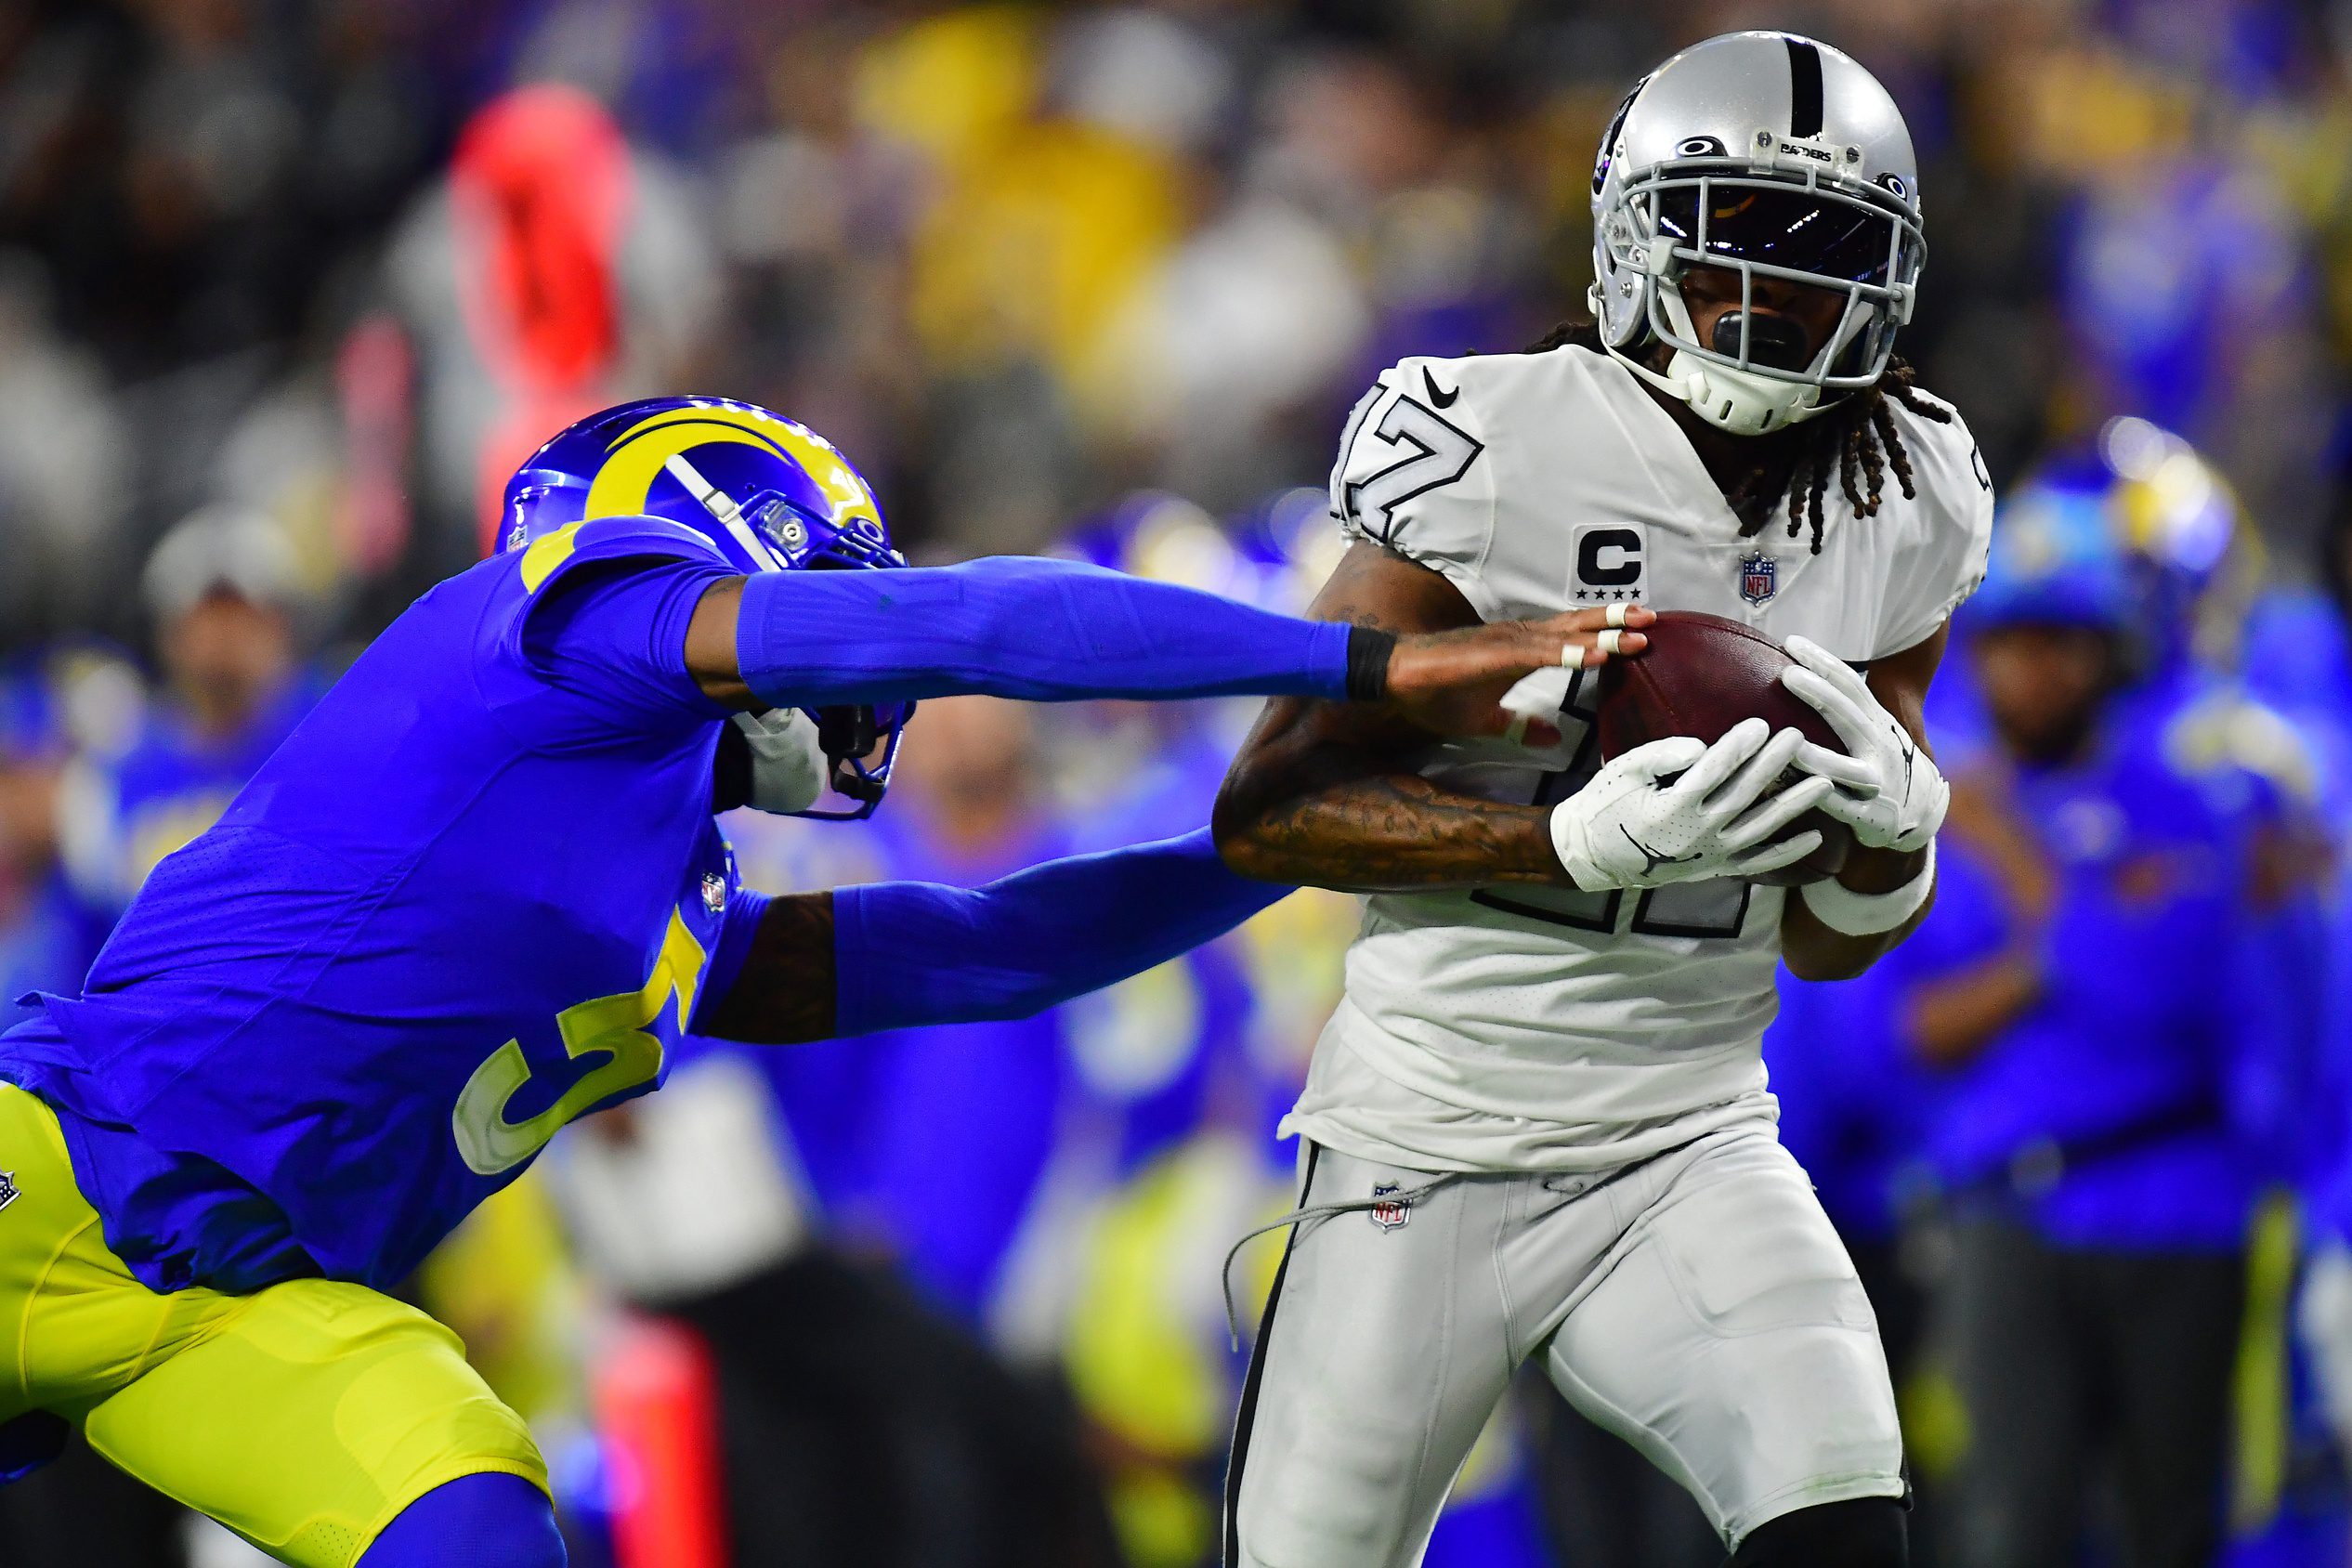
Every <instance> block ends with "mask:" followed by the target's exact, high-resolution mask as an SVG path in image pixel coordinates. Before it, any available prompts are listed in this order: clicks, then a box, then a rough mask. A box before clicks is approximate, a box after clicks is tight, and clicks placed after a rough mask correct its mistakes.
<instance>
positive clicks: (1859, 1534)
mask: <svg viewBox="0 0 2352 1568" xmlns="http://www.w3.org/2000/svg"><path fill="white" fill-rule="evenodd" d="M1905 1513H1906V1509H1905V1507H1904V1504H1903V1500H1902V1499H1901V1497H1849V1498H1848V1499H1847V1500H1846V1501H1844V1502H1839V1503H1820V1504H1816V1505H1815V1506H1814V1507H1812V1508H1809V1509H1797V1511H1796V1512H1795V1513H1784V1514H1783V1515H1781V1516H1780V1517H1779V1518H1778V1519H1768V1520H1766V1521H1765V1522H1763V1523H1761V1524H1759V1525H1757V1527H1756V1528H1755V1529H1753V1530H1751V1531H1749V1532H1748V1535H1747V1539H1745V1540H1744V1541H1742V1542H1741V1543H1740V1549H1739V1550H1737V1551H1735V1552H1733V1553H1732V1554H1731V1562H1730V1564H1729V1568H1904V1564H1905V1563H1907V1562H1909V1561H1911V1547H1910V1534H1909V1528H1908V1525H1907V1523H1906V1521H1905ZM365 1568H372V1564H370V1565H365Z"/></svg>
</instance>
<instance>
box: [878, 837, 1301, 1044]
mask: <svg viewBox="0 0 2352 1568" xmlns="http://www.w3.org/2000/svg"><path fill="white" fill-rule="evenodd" d="M1289 891H1290V889H1288V888H1287V887H1281V886H1276V885H1274V883H1271V882H1251V881H1250V880H1248V878H1246V877H1241V876H1237V875H1235V873H1234V872H1232V871H1229V870H1227V869H1225V864H1224V862H1223V861H1222V860H1220V859H1218V858H1217V851H1216V848H1215V846H1214V845H1212V844H1211V843H1209V830H1207V829H1205V828H1204V829H1202V830H1199V831H1198V832H1194V833H1187V834H1186V835H1185V836H1184V837H1183V838H1181V839H1165V840H1162V841H1161V842H1159V843H1145V844H1135V845H1133V846H1131V847H1130V848H1127V849H1116V850H1112V851H1110V852H1108V853H1106V854H1103V855H1081V856H1073V857H1071V858H1069V859H1065V860H1049V861H1047V862H1046V863H1045V864H1044V865H1042V866H1032V867H1030V868H1029V869H1027V870H1026V871H1016V872H1014V873H1013V875H1011V876H1009V877H1005V878H1002V879H1000V881H997V882H990V883H988V884H987V886H986V887H979V888H969V889H967V888H960V887H940V886H936V885H934V884H933V883H930V882H881V883H877V884H875V885H873V886H870V887H845V888H843V889H842V890H840V891H839V892H837V893H835V894H834V895H833V960H834V970H835V986H836V995H837V997H838V1001H837V1009H838V1018H839V1024H838V1032H839V1033H841V1034H843V1035H863V1034H871V1033H873V1032H874V1031H876V1030H878V1029H904V1028H913V1027H917V1026H921V1025H926V1024H964V1023H973V1022H975V1021H978V1020H981V1019H990V1018H1026V1017H1027V1016H1028V1015H1029V1014H1031V1013H1040V1012H1043V1011H1044V1010H1045V1009H1047V1008H1049V1007H1052V1006H1055V1005H1056V1004H1058V1003H1061V1002H1065V1001H1067V1000H1070V999H1071V998H1072V997H1076V996H1083V995H1084V994H1085V993H1087V992H1088V991H1091V990H1097V989H1099V988H1101V987H1104V986H1108V985H1112V984H1114V983H1116V982H1117V981H1120V980H1124V979H1126V978H1127V977H1128V976H1129V975H1130V974H1140V973H1143V971H1144V970H1147V969H1150V968H1152V967H1153V966H1154V965H1156V964H1161V963H1165V962H1167V961H1168V960H1169V959H1172V958H1174V957H1176V956H1177V955H1178V954H1180V953H1183V952H1188V951H1190V950H1191V949H1192V948H1194V947H1199V946H1200V945H1201V944H1202V943H1203V942H1206V941H1209V939H1210V938H1212V937H1215V936H1220V935H1222V934H1224V933H1225V932H1228V931H1230V930H1232V929H1233V928H1234V927H1235V926H1236V925H1239V924H1240V923H1241V922H1242V921H1246V920H1248V918H1249V917H1250V916H1252V915H1254V914H1256V913H1257V912H1258V911H1259V910H1261V909H1262V908H1265V907H1266V906H1267V905H1269V904H1271V903H1273V902H1274V901H1275V900H1276V899H1278V898H1280V897H1282V896H1283V895H1285V894H1287V893H1288V892H1289Z"/></svg>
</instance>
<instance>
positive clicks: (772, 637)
mask: <svg viewBox="0 0 2352 1568" xmlns="http://www.w3.org/2000/svg"><path fill="white" fill-rule="evenodd" d="M1350 634H1351V633H1350V628H1348V627H1346V626H1344V625H1338V624H1334V623H1331V622H1326V621H1294V620H1292V619H1291V618H1290V617H1288V616H1285V615H1270V614H1268V613H1267V612H1266V611H1264V610H1259V609H1251V608H1249V607H1248V606H1247V605H1238V604H1235V603H1234V602H1233V601H1232V600H1230V599H1221V598H1219V597H1218V596H1217V595H1213V594H1202V593H1197V592H1196V591H1194V590H1193V589H1190V588H1177V587H1173V586H1171V585H1169V584H1168V583H1164V582H1148V581H1144V580H1143V579H1141V578H1134V577H1128V576H1125V575H1124V574H1122V573H1119V572H1115V571H1104V569H1102V568H1100V567H1090V566H1081V565H1079V564H1078V563H1076V562H1072V561H1054V560H1043V559H1038V558H1034V557H1029V556H1018V555H1006V556H995V557H991V558H989V559H987V560H979V561H971V562H967V563H966V564H965V565H963V566H960V567H936V568H907V569H904V570H894V571H771V572H760V573H758V574H756V575H754V576H753V577H752V578H751V580H750V581H748V582H746V583H745V584H744V588H743V602H742V608H741V609H740V611H739V612H738V620H737V623H736V633H735V654H736V663H737V666H738V668H739V669H740V670H741V671H742V673H743V680H744V683H745V684H746V685H748V686H750V687H751V690H752V692H753V693H754V694H755V695H757V696H758V697H759V699H761V700H762V701H764V702H766V703H767V704H769V705H770V706H772V707H778V708H823V707H831V706H837V705H844V704H854V703H889V702H905V701H910V700H914V699H921V698H925V697H949V696H954V695H956V694H957V693H960V692H981V693H985V694H987V695H989V696H994V697H1018V698H1026V699H1030V700H1032V701H1039V702H1061V701H1071V700H1076V699H1083V698H1090V697H1131V698H1182V697H1292V696H1296V697H1325V698H1330V699H1335V700H1336V699H1341V698H1344V697H1346V696H1347V695H1348V642H1349V637H1350Z"/></svg>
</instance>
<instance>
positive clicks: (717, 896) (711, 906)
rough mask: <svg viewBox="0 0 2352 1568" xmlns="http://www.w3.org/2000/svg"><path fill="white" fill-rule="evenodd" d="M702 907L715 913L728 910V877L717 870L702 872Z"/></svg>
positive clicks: (722, 912)
mask: <svg viewBox="0 0 2352 1568" xmlns="http://www.w3.org/2000/svg"><path fill="white" fill-rule="evenodd" d="M702 907H703V908H706V909H708V910H710V911H711V912H712V914H714V915H716V914H724V913H725V910H726V879H725V877H723V876H721V875H719V874H718V872H716V871H705V872H704V873H702Z"/></svg>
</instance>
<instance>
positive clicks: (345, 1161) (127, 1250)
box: [0, 517, 751, 1289]
mask: <svg viewBox="0 0 2352 1568" xmlns="http://www.w3.org/2000/svg"><path fill="white" fill-rule="evenodd" d="M731 570H732V568H729V567H727V566H726V565H725V562H723V561H722V560H721V559H720V558H719V557H718V556H717V555H716V553H715V552H714V551H712V548H711V546H710V545H709V544H707V543H706V542H703V541H702V540H701V539H700V538H699V536H698V535H696V534H695V533H693V532H692V531H690V530H688V529H685V528H682V527H679V526H677V525H674V524H670V523H666V522H663V521H661V520H660V519H656V518H648V517H626V518H607V519H601V520H598V521H595V522H591V523H587V524H583V525H579V526H576V527H574V528H570V529H565V530H563V531H562V532H561V533H558V534H555V535H553V536H550V537H549V538H546V539H543V540H541V541H539V542H537V543H535V544H533V545H532V546H531V548H529V550H528V551H524V552H521V553H519V554H509V555H501V556H496V557H493V558H491V559H490V560H488V561H485V562H483V563H481V564H480V565H478V566H477V567H475V568H471V569H470V570H468V571H465V572H464V573H462V574H460V575H458V576H456V577H454V578H451V579H450V580H449V581H446V582H443V583H441V584H440V585H439V586H438V587H436V588H435V589H433V590H432V591H431V592H429V593H428V594H426V595H425V596H424V597H423V598H421V599H419V600H418V601H417V602H416V603H415V604H414V605H413V606H412V607H411V608H409V610H408V611H407V612H406V613H405V614H403V615H402V616H401V617H400V618H399V620H398V621H395V622H393V624H392V625H391V626H390V627H389V628H388V629H387V630H386V631H385V633H384V634H383V635H382V636H381V637H379V638H378V639H377V640H376V642H375V643H374V644H373V645H372V647H370V648H369V649H368V650H367V652H366V653H365V654H364V655H362V656H361V657H360V659H359V660H358V662H356V663H355V664H354V665H353V666H352V667H351V669H350V670H349V671H348V672H347V673H346V674H345V675H344V677H343V679H342V680H340V681H339V682H337V683H336V685H335V686H334V687H333V690H331V691H330V692H329V693H328V694H327V696H326V697H325V698H324V699H323V700H321V701H320V704H319V706H318V707H317V708H316V709H315V710H314V711H313V712H311V713H310V714H309V715H308V716H307V718H306V719H304V720H303V722H302V723H301V724H300V725H298V726H296V728H295V729H294V732H293V734H292V735H291V736H290V737H289V738H287V740H286V741H285V743H284V745H283V746H282V747H281V748H280V749H279V751H277V752H276V753H275V754H274V755H273V756H272V757H271V758H270V759H269V761H268V763H267V764H264V765H263V766H262V767H261V769H260V771H259V772H258V773H257V774H255V777H254V778H253V780H252V781H251V783H249V784H248V785H247V786H246V787H245V788H244V789H243V790H242V791H241V792H240V793H239V794H238V795H237V797H236V799H235V800H234V802H233V803H231V804H230V805H229V809H228V811H227V812H226V813H225V814H224V815H223V816H222V817H221V819H220V821H219V822H218V823H217V824H216V825H215V826H214V827H213V828H212V829H210V830H208V831H206V832H205V833H203V835H202V836H201V837H199V838H198V839H196V840H195V842H193V843H190V844H189V845H188V847H186V848H185V849H182V850H180V851H178V852H176V853H175V854H173V855H171V856H167V857H166V858H165V859H163V862H162V863H161V864H160V865H159V866H157V868H156V869H155V871H154V873H153V874H152V875H151V876H150V878H149V880H148V881H147V882H146V884H145V886H144V887H143V888H142V889H141V890H140V891H139V893H138V895H137V897H136V898H135V899H134V900H133V902H132V904H131V906H130V908H129V909H128V910H127V911H126V912H125V914H124V917H123V920H122V921H121V923H120V924H119V925H118V926H117V928H116V929H115V932H114V934H113V935H112V936H111V938H110V939H109V941H108V942H107V944H106V946H105V947H104V949H103V950H102V951H101V952H100V954H99V956H98V960H97V962H96V964H95V965H94V966H93V968H92V970H91V973H90V976H89V980H88V982H87V985H86V986H85V990H84V993H83V995H82V996H81V997H79V998H65V997H54V996H52V997H46V998H45V999H44V1000H45V1002H46V1017H44V1018H41V1019H38V1020H36V1021H34V1022H32V1023H29V1024H26V1025H21V1026H19V1027H18V1028H17V1029H15V1030H13V1031H11V1032H10V1033H9V1034H8V1035H7V1036H6V1037H0V1077H5V1078H7V1079H8V1080H10V1081H13V1082H15V1083H18V1084H20V1085H21V1086H23V1087H25V1088H27V1089H30V1090H32V1091H34V1092H36V1093H38V1094H40V1095H41V1096H42V1097H43V1098H44V1099H45V1100H46V1101H47V1102H48V1103H49V1104H52V1105H53V1106H55V1107H56V1108H57V1109H58V1110H59V1113H60V1120H61V1121H62V1122H63V1124H64V1125H65V1128H66V1132H67V1138H68V1142H69V1145H70V1147H71V1148H72V1153H73V1156H74V1162H75V1169H76V1175H77V1178H78V1179H79V1180H80V1181H81V1182H82V1183H83V1185H84V1186H85V1190H86V1195H87V1196H89V1198H90V1199H91V1201H92V1203H93V1205H94V1206H95V1207H96V1208H97V1209H98V1211H99V1213H100V1215H101V1216H102V1217H103V1219H104V1221H105V1223H106V1234H107V1239H108V1243H109V1245H110V1246H111V1247H112V1248H114V1250H115V1251H116V1252H117V1253H118V1254H120V1255H121V1256H122V1257H123V1259H124V1261H126V1262H128V1263H129V1264H130V1265H131V1266H132V1268H133V1269H134V1270H135V1272H137V1274H138V1275H139V1277H140V1278H141V1279H143V1280H145V1281H146V1282H147V1283H148V1284H149V1285H150V1286H153V1287H156V1288H159V1289H174V1288H178V1287H184V1286H187V1285H189V1284H191V1283H202V1284H207V1285H212V1286H216V1287H220V1288H226V1289H251V1288H255V1287H258V1286H260V1285H262V1284H266V1283H268V1282H269V1281H270V1280H272V1279H275V1278H282V1277H287V1276H289V1275H294V1274H309V1273H320V1274H327V1275H329V1276H332V1277H337V1278H346V1279H352V1280H357V1281H360V1282H362V1283H365V1284H369V1285H373V1286H378V1287H382V1286H387V1285H389V1284H391V1283H393V1282H394V1281H396V1280H398V1279H399V1278H400V1277H401V1276H402V1275H404V1274H407V1273H408V1272H409V1271H410V1270H411V1269H412V1268H413V1267H414V1266H415V1264H416V1263H417V1261H419V1260H420V1259H422V1258H423V1257H424V1256H425V1253H426V1252H427V1251H428V1250H429V1249H430V1248H432V1247H433V1246H434V1244H435V1243H437V1242H438V1241H439V1240H440V1239H441V1238H442V1236H444V1235H447V1234H448V1233H449V1231H450V1230H451V1227H453V1226H454V1225H455V1224H456V1223H457V1222H458V1221H459V1220H460V1219H462V1218H463V1217H464V1215H465V1214H466V1212H467V1211H468V1210H470V1209H473V1208H474V1207H475V1206H476V1205H477V1204H478V1203H480V1202H481V1201H482V1200H483V1199H484V1198H485V1197H487V1196H490V1194H491V1193H493V1192H495V1191H497V1190H498V1189H499V1188H500V1187H502V1186H503V1185H505V1184H506V1183H509V1182H511V1181H513V1180H514V1178H515V1176H516V1174H517V1173H518V1172H519V1171H520V1170H521V1169H523V1168H524V1167H525V1166H527V1165H528V1164H529V1162H530V1160H531V1159H532V1158H533V1157H534V1156H536V1155H537V1154H538V1153H539V1151H540V1149H541V1148H542V1146H543V1145H544V1144H545V1143H547V1141H548V1139H549V1138H551V1137H552V1136H553V1135H554V1134H555V1130H557V1129H558V1128H560V1127H561V1126H563V1125H564V1124H565V1123H566V1122H568V1121H570V1120H572V1119H573V1118H575V1117H580V1116H582V1115H585V1114H587V1113H588V1112H591V1111H594V1110H595V1109H598V1108H599V1107H602V1106H605V1105H608V1104H613V1103H615V1102H617V1101H620V1100H623V1099H626V1098H628V1097H630V1096H632V1095H635V1094H639V1093H643V1092H645V1091H647V1090H649V1089H651V1088H653V1087H654V1086H655V1085H656V1084H657V1083H658V1082H660V1078H661V1075H662V1072H663V1068H664V1064H665V1061H666V1058H667V1056H668V1054H669V1052H671V1050H672V1048H673V1046H674V1045H675V1044H676V1043H677V1040H678V1039H679V1036H680V1033H681V1032H682V1031H683V1030H684V1029H685V1028H686V1026H688V1025H689V1024H690V1022H691V1021H692V1018H693V1014H694V1010H695V1006H696V1003H697V1002H698V1000H700V999H701V998H702V996H703V995H704V993H705V991H706V989H707V988H708V985H709V982H710V981H711V980H712V977H713V974H714V973H724V971H725V969H726V968H727V967H728V963H729V960H728V959H727V957H726V956H725V953H734V954H738V955H739V952H740V949H741V947H743V946H744V945H745V942H746V941H747V940H748V926H749V924H750V921H748V920H747V919H740V918H738V920H736V921H734V922H733V923H734V927H735V930H736V932H737V936H738V939H737V941H736V942H735V943H734V944H733V945H732V946H731V947H727V948H726V949H725V953H723V952H722V943H723V938H724V933H725V930H726V928H727V925H728V918H727V917H728V911H729V909H730V907H731V906H732V907H733V908H735V909H736V910H738V912H740V911H745V910H748V908H751V906H750V905H749V903H748V902H747V901H746V900H744V899H741V898H738V897H737V896H736V878H735V872H734V869H733V866H732V864H731V861H730V857H729V855H728V851H727V846H726V843H725V840H724V839H723V838H722V837H721V836H720V834H719V832H718V830H717V829H716V827H715V826H714V825H713V823H712V768H713V760H714V755H715V751H716V748H717V745H718V742H719V738H720V734H721V721H722V720H723V719H724V718H725V716H726V713H727V710H725V708H723V707H721V706H720V705H719V704H717V703H714V702H712V701H711V700H710V699H707V698H705V697H704V696H703V695H702V694H701V692H700V691H699V689H698V688H697V687H696V686H695V684H694V682H693V681H692V679H691V678H690V677H689V676H688V674H687V673H686V665H685V659H684V651H683V650H684V645H685V635H686V622H687V620H688V618H689V617H690V616H691V614H692V612H693V609H694V607H695V605H696V604H697V602H698V601H699V599H700V597H701V595H702V594H703V593H704V592H705V591H706V590H707V589H708V587H709V586H710V584H711V583H712V581H716V580H718V579H720V578H723V577H725V576H726V575H728V574H729V573H730V572H731ZM714 955H717V961H716V963H715V964H714V961H713V960H714ZM735 961H739V956H738V958H737V959H736V960H735Z"/></svg>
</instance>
